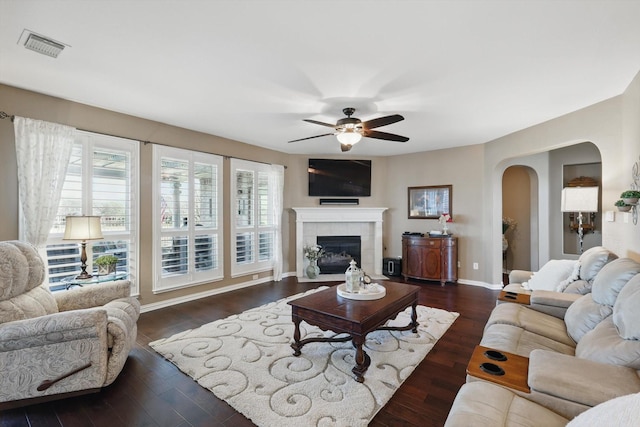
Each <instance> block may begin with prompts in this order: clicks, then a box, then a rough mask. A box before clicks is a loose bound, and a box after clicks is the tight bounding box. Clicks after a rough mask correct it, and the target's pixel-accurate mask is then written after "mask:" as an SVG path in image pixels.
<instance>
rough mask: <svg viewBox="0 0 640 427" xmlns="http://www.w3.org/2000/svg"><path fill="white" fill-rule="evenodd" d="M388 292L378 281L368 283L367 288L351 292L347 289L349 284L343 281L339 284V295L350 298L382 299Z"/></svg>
mask: <svg viewBox="0 0 640 427" xmlns="http://www.w3.org/2000/svg"><path fill="white" fill-rule="evenodd" d="M386 294H387V290H386V289H385V288H384V286H382V285H379V284H377V283H371V284H370V285H367V289H364V290H362V289H361V290H360V291H358V292H349V291H347V284H346V283H342V284H340V285H338V295H340V296H341V297H344V298H348V299H356V300H373V299H380V298H382V297H384V296H385V295H386Z"/></svg>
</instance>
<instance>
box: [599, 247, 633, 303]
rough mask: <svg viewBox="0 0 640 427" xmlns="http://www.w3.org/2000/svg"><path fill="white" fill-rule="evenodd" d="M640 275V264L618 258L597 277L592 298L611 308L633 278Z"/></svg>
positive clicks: (603, 268)
mask: <svg viewBox="0 0 640 427" xmlns="http://www.w3.org/2000/svg"><path fill="white" fill-rule="evenodd" d="M639 273H640V264H638V263H637V262H635V261H634V260H632V259H629V258H618V259H616V260H613V261H611V262H610V263H608V264H607V265H605V266H604V267H602V269H601V270H600V272H599V273H598V274H597V275H596V277H595V278H594V279H593V285H592V286H591V296H592V297H593V300H594V301H595V302H597V303H599V304H606V305H609V306H611V307H613V305H614V304H615V302H616V298H618V293H619V292H620V290H621V289H622V288H623V287H624V286H625V285H626V284H627V282H628V281H629V280H631V278H633V276H635V275H636V274H639Z"/></svg>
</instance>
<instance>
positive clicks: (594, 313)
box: [564, 294, 613, 342]
mask: <svg viewBox="0 0 640 427" xmlns="http://www.w3.org/2000/svg"><path fill="white" fill-rule="evenodd" d="M612 313H613V307H611V306H608V305H606V304H598V303H597V302H595V301H594V300H593V298H592V295H591V294H587V295H583V296H582V297H580V298H578V300H577V301H575V302H574V303H573V304H571V305H570V306H569V308H568V309H567V312H566V313H565V315H564V323H565V324H566V327H567V333H568V334H569V336H570V337H571V338H573V340H574V341H575V342H580V340H581V339H582V337H583V336H584V334H586V333H587V332H589V331H591V330H592V329H593V328H595V327H596V326H597V325H598V323H600V322H602V320H604V319H606V318H607V317H609V316H611V314H612Z"/></svg>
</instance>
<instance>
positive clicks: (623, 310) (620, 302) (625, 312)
mask: <svg viewBox="0 0 640 427" xmlns="http://www.w3.org/2000/svg"><path fill="white" fill-rule="evenodd" d="M613 323H614V324H615V325H616V329H617V330H618V334H619V335H620V337H622V338H623V339H627V340H640V274H636V275H635V276H634V277H633V278H632V279H631V280H629V282H627V284H626V285H625V287H624V288H623V289H622V290H621V291H620V294H618V299H617V300H616V303H615V305H614V306H613Z"/></svg>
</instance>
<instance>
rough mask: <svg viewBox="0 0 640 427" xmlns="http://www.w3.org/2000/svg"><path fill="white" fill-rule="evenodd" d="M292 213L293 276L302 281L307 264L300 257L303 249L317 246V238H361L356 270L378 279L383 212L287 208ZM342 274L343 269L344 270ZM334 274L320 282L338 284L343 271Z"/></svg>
mask: <svg viewBox="0 0 640 427" xmlns="http://www.w3.org/2000/svg"><path fill="white" fill-rule="evenodd" d="M291 209H292V210H294V211H295V212H296V276H297V277H298V278H299V279H303V278H304V276H305V275H304V269H305V267H306V265H307V264H308V262H309V261H308V260H307V259H306V258H305V257H304V250H303V249H304V247H305V246H308V245H311V244H314V243H316V242H317V237H318V236H355V235H359V236H360V238H361V246H360V249H361V250H360V259H361V261H362V265H360V264H358V267H360V268H362V269H363V270H364V271H366V272H367V273H369V274H370V275H372V277H375V276H377V275H380V276H382V253H383V245H382V221H383V212H384V211H385V210H387V208H368V207H362V206H358V207H353V206H348V207H338V206H332V207H328V206H320V207H300V208H291ZM345 270H346V267H345ZM339 275H340V276H338V275H337V274H325V272H324V271H320V276H321V277H322V276H325V277H324V278H323V279H324V280H329V279H328V278H327V276H328V277H329V278H331V280H341V279H342V278H344V270H343V271H340V272H339Z"/></svg>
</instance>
